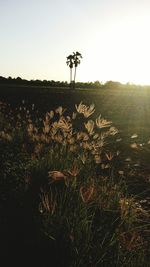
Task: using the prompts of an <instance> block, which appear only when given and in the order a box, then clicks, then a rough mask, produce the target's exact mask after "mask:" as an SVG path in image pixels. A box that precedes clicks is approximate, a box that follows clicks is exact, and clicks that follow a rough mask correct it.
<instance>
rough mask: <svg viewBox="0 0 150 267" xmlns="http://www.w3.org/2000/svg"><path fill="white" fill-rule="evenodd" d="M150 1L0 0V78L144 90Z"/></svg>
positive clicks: (149, 71)
mask: <svg viewBox="0 0 150 267" xmlns="http://www.w3.org/2000/svg"><path fill="white" fill-rule="evenodd" d="M149 30H150V0H0V76H4V77H9V76H11V77H13V78H16V77H18V76H19V77H21V78H25V79H28V80H31V79H34V80H35V79H41V80H44V79H46V80H55V81H67V82H69V77H70V76H69V67H68V66H67V65H66V57H67V56H68V55H69V54H72V53H73V52H75V51H79V52H80V53H81V54H82V56H83V58H82V60H81V64H80V65H79V66H78V68H77V77H76V80H77V81H80V82H94V81H97V80H98V81H100V82H102V83H104V82H106V81H109V80H113V81H119V82H122V83H127V82H130V83H136V84H150V68H149V66H150V32H149Z"/></svg>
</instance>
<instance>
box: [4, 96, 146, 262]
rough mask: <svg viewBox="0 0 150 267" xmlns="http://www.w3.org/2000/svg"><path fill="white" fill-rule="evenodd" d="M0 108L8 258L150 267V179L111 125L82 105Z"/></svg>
mask: <svg viewBox="0 0 150 267" xmlns="http://www.w3.org/2000/svg"><path fill="white" fill-rule="evenodd" d="M53 104H54V103H53ZM0 105H1V106H0V149H1V153H0V161H1V170H0V177H1V180H0V191H1V192H0V198H1V200H0V203H1V222H0V223H1V225H0V226H1V227H0V228H1V232H2V235H1V236H2V241H3V248H4V249H5V250H7V253H8V252H9V253H10V251H11V252H12V251H13V253H16V254H18V253H21V255H22V254H23V255H24V257H25V259H26V258H27V257H30V256H32V257H31V258H32V259H33V263H34V264H35V261H36V260H37V262H38V263H40V264H42V265H41V266H46V262H49V264H50V265H51V264H52V266H59V267H61V266H65V267H67V266H68V267H71V266H72V267H77V266H81V267H84V266H85V267H87V266H89V267H92V266H95V267H99V266H100V267H101V266H103V267H105V266H106V267H107V266H114V267H115V266H116V267H122V266H123V267H125V266H126V267H135V266H137V267H143V266H145V267H149V266H150V265H149V262H150V261H149V253H150V251H149V245H150V243H149V241H150V228H149V209H148V206H147V205H148V198H147V199H146V196H147V195H148V186H149V180H148V179H147V178H146V177H145V174H144V175H143V173H142V170H141V169H139V168H137V169H136V168H134V166H133V165H132V162H131V159H129V158H128V159H127V160H126V161H123V157H122V152H121V145H120V140H119V139H120V136H119V131H118V129H117V128H116V127H115V126H113V124H112V122H111V120H108V119H103V118H102V116H101V115H100V114H98V115H97V116H95V113H96V110H95V105H94V104H89V105H87V104H84V103H83V102H80V103H79V104H76V105H75V106H74V108H73V107H72V110H71V111H68V110H67V109H64V108H63V107H62V106H58V107H57V108H53V109H51V110H49V111H48V112H46V114H45V115H44V114H39V115H38V113H37V112H36V110H35V105H34V104H33V103H32V106H31V108H30V109H29V108H27V107H25V103H24V100H23V102H22V106H20V107H19V108H16V107H13V108H12V107H10V105H9V104H6V103H4V102H1V104H0ZM136 139H137V135H136V134H134V135H132V138H131V140H136ZM117 144H119V148H120V149H119V150H118V147H117ZM131 145H132V146H131V150H132V151H133V152H132V153H133V155H134V151H136V153H141V155H149V152H150V149H149V147H148V144H147V146H146V145H145V146H144V145H143V146H142V147H141V146H140V144H139V143H138V142H134V141H133V142H132V143H131ZM123 149H124V147H123ZM136 153H135V157H136V156H137V154H136ZM145 158H146V157H145ZM147 158H148V157H147ZM139 183H140V191H139ZM141 184H143V185H142V187H141ZM143 197H144V199H143ZM142 201H144V202H142ZM16 244H17V245H16ZM13 248H15V249H14V250H13ZM33 248H34V249H33ZM31 251H32V252H31ZM30 253H31V254H30Z"/></svg>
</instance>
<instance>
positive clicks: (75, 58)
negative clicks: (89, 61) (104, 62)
mask: <svg viewBox="0 0 150 267" xmlns="http://www.w3.org/2000/svg"><path fill="white" fill-rule="evenodd" d="M80 58H82V55H81V53H79V52H78V51H77V52H76V53H75V52H73V63H74V66H75V70H74V88H75V79H76V71H77V67H78V65H79V64H80Z"/></svg>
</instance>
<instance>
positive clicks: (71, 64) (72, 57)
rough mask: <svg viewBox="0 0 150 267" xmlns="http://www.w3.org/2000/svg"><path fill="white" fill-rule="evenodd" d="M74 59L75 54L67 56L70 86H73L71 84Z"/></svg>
mask: <svg viewBox="0 0 150 267" xmlns="http://www.w3.org/2000/svg"><path fill="white" fill-rule="evenodd" d="M73 60H74V56H73V55H69V56H68V57H67V61H66V63H67V65H68V66H69V68H70V87H71V84H72V69H73V64H74V62H73Z"/></svg>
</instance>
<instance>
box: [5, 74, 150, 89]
mask: <svg viewBox="0 0 150 267" xmlns="http://www.w3.org/2000/svg"><path fill="white" fill-rule="evenodd" d="M0 85H14V86H21V85H22V86H47V87H63V88H70V83H68V82H67V81H54V80H26V79H22V78H20V77H17V78H12V77H8V78H6V77H3V76H0ZM78 88H83V89H86V88H87V89H122V88H127V89H129V88H130V89H137V88H150V86H140V85H135V84H130V83H126V84H122V83H120V82H115V81H107V82H105V83H101V82H100V81H98V80H97V81H95V82H76V89H78Z"/></svg>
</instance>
